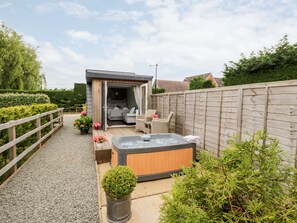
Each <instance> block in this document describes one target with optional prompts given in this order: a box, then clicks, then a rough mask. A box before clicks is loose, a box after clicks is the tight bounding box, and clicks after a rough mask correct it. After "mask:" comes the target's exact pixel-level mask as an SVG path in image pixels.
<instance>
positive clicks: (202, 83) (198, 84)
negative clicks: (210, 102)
mask: <svg viewBox="0 0 297 223" xmlns="http://www.w3.org/2000/svg"><path fill="white" fill-rule="evenodd" d="M214 87H215V85H213V83H212V82H211V80H204V79H203V78H202V77H195V78H193V79H192V80H190V90H195V89H203V88H214Z"/></svg>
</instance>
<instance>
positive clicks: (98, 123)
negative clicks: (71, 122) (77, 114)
mask: <svg viewBox="0 0 297 223" xmlns="http://www.w3.org/2000/svg"><path fill="white" fill-rule="evenodd" d="M93 127H94V128H99V127H101V123H100V122H94V123H93Z"/></svg>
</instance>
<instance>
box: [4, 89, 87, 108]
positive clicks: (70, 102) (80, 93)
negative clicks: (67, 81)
mask: <svg viewBox="0 0 297 223" xmlns="http://www.w3.org/2000/svg"><path fill="white" fill-rule="evenodd" d="M4 93H30V94H46V95H48V97H49V98H50V102H51V103H54V104H57V105H58V107H59V108H65V111H68V110H71V108H73V107H75V106H76V105H80V106H82V105H83V104H85V103H86V84H83V83H75V84H74V89H73V90H64V89H62V90H40V91H20V90H10V89H5V90H3V89H1V90H0V94H4Z"/></svg>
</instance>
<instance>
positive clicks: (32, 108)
mask: <svg viewBox="0 0 297 223" xmlns="http://www.w3.org/2000/svg"><path fill="white" fill-rule="evenodd" d="M57 108H58V106H57V105H55V104H34V105H29V106H26V105H23V106H14V107H8V108H0V124H2V123H6V122H9V121H11V120H18V119H21V118H27V117H30V116H33V115H37V114H40V113H44V112H47V111H52V110H55V109H57Z"/></svg>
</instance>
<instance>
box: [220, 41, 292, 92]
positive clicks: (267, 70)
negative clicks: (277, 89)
mask: <svg viewBox="0 0 297 223" xmlns="http://www.w3.org/2000/svg"><path fill="white" fill-rule="evenodd" d="M230 63H231V65H229V66H228V65H226V64H225V71H223V73H224V78H223V81H224V85H225V86H230V85H239V84H249V83H259V82H269V81H281V80H291V79H297V44H296V43H295V44H290V43H289V42H288V39H287V36H284V38H283V39H281V40H280V41H279V43H278V44H277V45H276V46H273V47H271V48H264V50H261V51H259V52H258V54H255V53H252V54H251V55H250V57H249V58H246V57H245V56H244V55H242V58H241V59H240V60H239V61H238V62H233V61H231V62H230Z"/></svg>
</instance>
